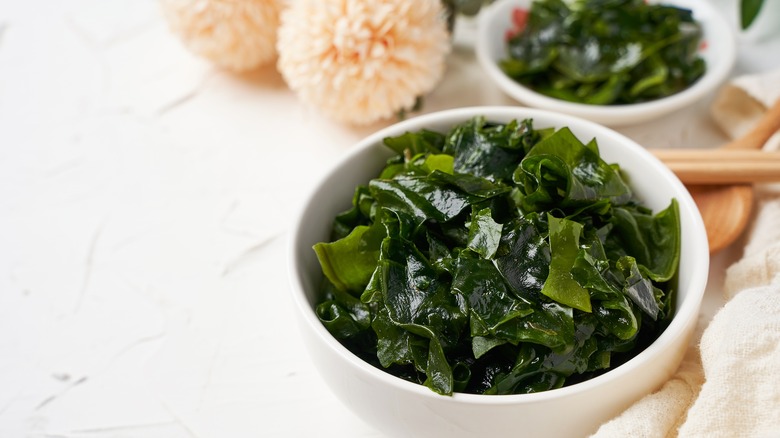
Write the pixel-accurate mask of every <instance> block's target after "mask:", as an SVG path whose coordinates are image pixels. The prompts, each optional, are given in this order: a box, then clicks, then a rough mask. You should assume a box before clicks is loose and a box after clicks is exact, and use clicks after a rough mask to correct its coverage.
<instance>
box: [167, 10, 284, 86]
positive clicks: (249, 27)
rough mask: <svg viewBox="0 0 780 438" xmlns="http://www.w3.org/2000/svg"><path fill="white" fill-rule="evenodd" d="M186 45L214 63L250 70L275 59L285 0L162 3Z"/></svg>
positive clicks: (172, 24) (171, 22)
mask: <svg viewBox="0 0 780 438" xmlns="http://www.w3.org/2000/svg"><path fill="white" fill-rule="evenodd" d="M161 4H162V8H163V13H164V14H165V17H166V19H167V20H168V23H169V25H170V27H171V30H172V31H173V32H174V33H175V34H177V35H178V36H179V37H180V38H181V40H182V42H183V43H184V45H185V46H186V47H187V48H188V49H189V50H191V51H192V52H194V53H196V54H198V55H200V56H203V57H205V58H207V59H209V60H210V61H212V62H213V63H215V64H217V65H219V66H221V67H224V68H227V69H230V70H235V71H245V70H250V69H253V68H255V67H259V66H261V65H263V64H267V63H270V62H271V61H273V60H274V59H275V57H276V31H277V30H278V28H279V14H280V12H281V10H282V7H283V3H282V0H162V1H161Z"/></svg>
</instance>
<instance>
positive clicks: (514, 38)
mask: <svg viewBox="0 0 780 438" xmlns="http://www.w3.org/2000/svg"><path fill="white" fill-rule="evenodd" d="M518 17H520V18H518ZM514 21H515V26H516V29H513V30H512V31H510V34H509V38H508V41H507V57H506V59H503V60H502V61H501V62H500V67H501V69H502V70H503V71H504V72H505V73H506V74H507V75H509V76H510V77H511V78H513V79H514V80H516V81H518V82H520V83H522V84H523V85H525V86H527V87H529V88H531V89H533V90H535V91H537V92H540V93H542V94H545V95H547V96H550V97H554V98H558V99H563V100H567V101H572V102H579V103H586V104H594V105H613V104H630V103H638V102H646V101H650V100H655V99H659V98H662V97H666V96H669V95H672V94H675V93H678V92H680V91H682V90H684V89H686V88H688V87H689V86H691V84H693V83H694V82H696V81H697V80H698V79H699V78H700V77H701V76H702V75H704V72H705V70H706V64H705V61H704V60H703V59H702V58H701V56H699V53H698V51H699V47H700V45H701V44H703V43H702V27H701V24H700V23H698V22H697V21H696V20H694V18H693V14H692V12H691V11H690V10H688V9H682V8H678V7H675V6H669V5H664V4H657V3H647V2H646V1H645V0H574V1H570V0H536V1H534V2H533V3H532V4H531V7H530V10H527V11H526V10H518V11H516V13H515V19H514Z"/></svg>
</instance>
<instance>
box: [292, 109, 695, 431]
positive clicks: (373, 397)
mask: <svg viewBox="0 0 780 438" xmlns="http://www.w3.org/2000/svg"><path fill="white" fill-rule="evenodd" d="M476 115H484V116H485V117H486V118H487V119H488V120H492V121H497V122H508V121H510V120H513V119H519V120H522V119H525V118H532V119H533V122H534V127H536V128H544V127H564V126H568V127H569V128H571V130H572V132H574V134H575V135H577V136H578V137H579V138H580V139H581V140H583V141H585V142H587V141H589V140H590V139H591V138H594V137H595V138H596V139H597V141H598V145H599V148H600V151H601V153H602V156H603V157H604V159H605V160H606V161H607V162H616V163H619V164H620V166H621V168H623V169H624V170H625V171H626V172H627V174H628V175H629V177H630V185H631V187H632V188H633V189H634V191H635V193H636V194H637V195H638V197H639V198H640V199H641V201H642V202H643V203H644V204H645V205H647V206H648V207H650V208H652V209H653V210H654V211H659V210H661V209H663V208H665V207H667V206H668V205H669V202H670V200H671V198H677V200H678V202H679V206H680V221H681V225H682V254H681V260H680V272H679V280H678V281H679V284H678V291H679V294H678V296H677V312H676V315H675V316H674V319H673V320H672V322H671V324H670V325H669V327H668V328H667V329H666V331H665V332H664V333H663V334H661V336H660V337H659V338H658V339H657V340H656V341H655V342H654V343H653V344H652V345H650V346H649V347H648V348H647V349H645V350H644V351H642V352H641V353H640V354H639V355H637V356H636V357H634V358H633V359H631V360H629V361H628V362H626V363H625V364H623V365H621V366H620V367H618V368H615V369H614V370H611V371H609V372H607V373H605V374H603V375H601V376H598V377H595V378H593V379H591V380H588V381H585V382H582V383H577V384H575V385H572V386H568V387H564V388H560V389H554V390H551V391H547V392H542V393H536V394H523V395H476V394H460V393H456V394H454V395H453V396H451V397H448V396H442V395H438V394H436V393H434V392H433V391H431V390H430V389H428V388H426V387H424V386H421V385H417V384H414V383H411V382H408V381H405V380H403V379H401V378H398V377H395V376H393V375H391V374H388V373H386V372H384V371H382V370H380V369H377V368H375V367H373V366H371V365H369V364H368V363H366V362H364V361H363V360H361V359H360V358H358V357H357V356H355V355H354V354H352V353H351V352H350V351H349V350H347V349H346V348H345V347H344V346H342V345H341V344H340V343H339V341H338V340H336V339H335V338H334V337H333V336H331V334H330V333H329V332H328V331H327V330H326V329H325V327H324V326H323V325H322V324H321V323H320V321H319V320H318V319H317V316H316V315H315V313H314V307H315V305H316V303H317V301H318V296H317V292H318V290H319V289H318V285H319V284H320V281H321V279H322V271H321V270H320V266H319V264H318V262H317V258H316V256H315V254H314V251H313V250H312V245H314V244H315V243H317V242H320V241H325V240H327V239H328V237H329V234H330V230H331V226H332V220H333V218H334V217H335V215H336V214H337V213H339V212H341V211H344V210H346V209H347V208H349V206H350V202H351V198H352V194H353V191H354V188H355V187H356V186H357V185H359V184H365V183H367V182H368V181H369V180H370V179H371V178H374V177H376V176H377V174H378V172H379V170H380V169H381V168H382V167H383V166H384V164H385V160H386V159H387V158H388V157H389V156H390V155H391V154H392V153H391V151H390V150H389V149H387V148H386V147H385V146H384V145H383V144H382V139H383V138H385V137H388V136H395V135H400V134H403V133H404V132H406V131H416V130H419V129H421V128H428V129H433V130H439V131H446V130H448V129H449V128H451V127H452V126H454V125H455V124H458V123H461V122H463V121H466V120H468V119H470V118H471V117H473V116H476ZM708 266H709V250H708V246H707V235H706V233H705V231H704V225H703V223H702V219H701V216H700V215H699V212H698V210H697V208H696V205H695V204H694V201H693V199H692V198H691V196H690V194H689V193H688V191H687V190H686V189H685V187H684V186H683V185H682V183H680V181H679V180H678V179H677V177H675V175H674V174H672V172H670V171H669V170H668V169H667V168H666V167H665V166H664V165H663V164H662V163H661V162H660V161H658V160H657V159H656V158H654V157H653V156H652V155H651V154H650V153H649V152H648V151H647V150H645V149H643V148H642V147H641V146H639V145H637V144H636V143H634V142H633V141H631V140H629V139H628V138H626V137H624V136H622V135H620V134H618V133H616V132H614V131H612V130H610V129H608V128H605V127H603V126H600V125H597V124H595V123H592V122H589V121H586V120H582V119H579V118H575V117H571V116H564V115H559V114H554V113H550V112H546V111H541V110H533V109H527V108H520V107H476V108H463V109H456V110H449V111H443V112H439V113H434V114H429V115H425V116H421V117H417V118H414V119H410V120H406V121H404V122H401V123H398V124H396V125H393V126H391V127H389V128H386V129H383V130H381V131H379V132H377V133H375V134H373V135H371V136H369V137H368V138H366V139H364V140H363V141H361V142H359V143H358V144H357V145H356V146H355V147H354V149H352V151H351V153H349V154H348V155H347V156H346V157H344V158H343V159H342V160H341V161H340V162H339V163H338V164H336V165H335V166H334V167H333V168H332V169H330V171H329V172H327V174H326V175H325V176H324V178H323V179H322V180H321V181H320V182H319V183H318V184H317V185H316V186H315V187H313V189H312V191H311V193H310V194H309V196H308V198H307V200H306V201H305V203H304V205H303V208H302V210H301V211H300V212H299V213H298V217H297V220H296V223H295V227H294V229H293V236H292V239H291V246H290V253H289V268H290V280H291V286H292V294H293V298H294V302H295V305H296V314H297V316H298V320H299V323H300V324H299V325H300V330H301V333H302V335H303V340H304V343H305V345H306V348H307V349H308V352H309V355H310V357H311V359H312V361H313V362H314V364H315V366H316V367H317V369H318V370H319V372H320V374H321V375H322V378H323V379H324V380H325V381H326V382H327V384H328V385H329V386H330V388H331V389H332V390H333V392H334V393H335V394H336V395H337V396H338V397H339V398H340V399H341V400H342V402H343V403H345V404H346V405H347V406H349V407H350V408H351V409H352V410H354V412H356V413H357V415H359V416H360V417H361V418H362V419H364V420H365V421H366V422H368V423H370V424H372V425H373V426H375V427H376V428H377V429H379V430H381V431H383V432H385V433H387V434H389V435H391V436H398V437H420V436H428V437H439V436H441V437H467V436H509V435H512V436H550V437H572V436H584V435H586V434H588V433H590V432H593V431H594V430H595V429H596V428H597V427H598V426H599V425H600V424H601V423H603V422H604V421H606V420H608V419H610V418H611V417H613V416H614V415H616V414H618V413H619V412H621V410H623V409H624V408H626V407H627V406H628V405H630V404H631V403H632V402H634V401H635V400H637V399H639V398H640V397H642V396H643V395H645V394H648V393H650V392H651V391H653V390H654V389H656V388H657V387H659V386H660V385H661V384H662V383H663V382H664V381H665V380H667V379H668V378H669V377H670V376H671V374H672V373H673V372H674V371H675V369H676V368H677V366H678V365H679V362H680V360H681V359H682V356H683V354H684V352H685V350H686V348H687V347H688V344H689V340H690V338H691V335H692V333H693V331H694V328H695V326H696V321H697V316H698V312H699V306H700V303H701V300H702V296H703V293H704V288H705V285H706V282H707V274H708Z"/></svg>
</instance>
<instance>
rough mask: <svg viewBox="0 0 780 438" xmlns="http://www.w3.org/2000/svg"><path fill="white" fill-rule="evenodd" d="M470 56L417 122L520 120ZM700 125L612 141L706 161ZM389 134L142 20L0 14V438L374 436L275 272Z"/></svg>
mask: <svg viewBox="0 0 780 438" xmlns="http://www.w3.org/2000/svg"><path fill="white" fill-rule="evenodd" d="M716 3H717V4H718V6H719V7H721V8H722V9H723V10H724V11H726V12H727V13H729V14H732V15H733V14H734V12H733V10H734V8H735V5H734V0H719V1H717V2H716ZM732 21H734V20H732ZM470 36H471V33H470V29H469V23H465V24H464V25H463V26H461V28H460V30H459V32H458V34H457V38H456V42H457V47H456V49H455V51H454V53H453V54H452V56H451V57H450V58H449V66H448V71H447V73H446V76H445V78H444V80H443V81H442V83H441V84H440V86H439V87H438V88H437V89H436V90H435V92H433V93H432V94H431V95H430V96H429V97H428V98H427V100H426V106H425V111H426V112H430V111H435V110H439V109H444V108H452V107H458V106H471V105H495V104H514V102H512V101H511V100H509V99H508V98H506V97H504V96H503V95H502V94H501V93H500V92H499V91H498V90H497V89H496V88H494V87H493V86H492V85H490V84H487V83H485V80H484V78H483V75H482V72H481V71H480V69H479V67H478V65H477V63H476V61H475V58H474V56H473V53H472V50H471V47H470V44H469V41H470ZM778 39H780V38H778V37H777V35H775V36H774V37H773V38H767V39H760V38H743V39H741V41H740V59H739V62H738V65H737V68H736V70H735V73H744V72H759V71H762V70H766V69H769V68H776V67H780V58H779V57H778V56H777V54H778V53H780V41H778ZM707 103H708V102H702V103H701V104H700V105H697V106H696V107H694V108H690V109H686V110H684V111H681V112H679V113H677V114H675V115H673V116H670V117H667V118H665V119H662V120H659V121H657V122H653V123H651V124H647V125H644V126H636V127H629V128H625V129H622V130H621V131H622V132H624V133H626V134H627V135H629V136H631V137H633V138H634V139H636V140H638V141H640V142H641V143H643V144H645V145H646V146H649V147H653V146H670V145H688V146H695V147H705V146H713V145H716V144H719V143H721V142H722V141H723V137H722V134H720V133H719V132H718V131H717V129H716V128H715V126H714V125H713V124H712V122H711V121H710V120H709V118H708V115H707ZM386 124H389V122H388V123H385V124H384V125H386ZM384 125H376V126H371V127H364V128H351V127H348V126H344V125H339V124H337V123H335V122H332V121H330V120H328V119H327V118H324V117H322V116H321V115H320V114H319V113H317V112H316V111H315V110H312V109H307V108H305V107H303V106H302V105H301V104H300V102H299V101H298V100H297V99H296V97H295V96H294V95H293V94H292V93H291V92H290V91H289V90H288V89H287V87H286V86H285V84H284V82H283V80H282V79H281V77H280V75H279V74H278V73H277V72H276V71H275V69H274V68H273V67H268V68H265V69H261V70H260V71H258V72H255V73H251V74H246V75H235V74H230V73H227V72H224V71H219V70H217V69H215V68H213V67H212V66H211V65H209V64H208V63H206V62H204V61H202V60H200V59H198V58H195V57H193V56H192V55H190V54H189V53H188V52H186V51H185V50H184V49H183V48H182V47H181V45H180V44H179V42H178V41H177V40H176V39H175V38H174V37H173V36H171V35H170V34H169V33H168V30H167V27H166V25H165V23H164V21H163V20H162V19H161V17H160V14H159V11H158V9H157V4H156V2H155V1H152V0H113V1H111V2H108V1H105V0H70V1H58V0H48V1H47V0H36V1H24V2H22V1H12V0H0V436H2V437H52V438H54V437H89V438H92V437H95V438H97V437H135V436H139V437H261V436H262V437H277V436H284V437H287V436H290V437H292V436H296V437H297V436H334V437H335V436H349V437H378V436H380V434H379V433H378V432H376V431H374V430H373V429H372V428H371V427H370V425H367V424H364V423H363V422H362V421H361V420H360V419H359V418H357V417H356V416H354V415H353V414H352V413H351V412H349V411H347V410H346V408H344V407H343V406H342V405H341V404H340V403H339V402H338V401H337V400H336V399H335V398H334V396H332V395H331V393H330V392H329V391H328V389H327V388H326V387H325V385H324V384H323V383H322V382H321V381H320V380H319V377H318V375H317V373H316V370H315V369H314V367H313V365H312V364H311V363H310V362H309V360H308V357H307V356H306V352H305V351H304V350H303V346H302V344H301V342H300V339H299V337H298V332H297V330H296V328H295V325H294V324H293V315H292V305H291V301H290V299H289V288H288V284H287V273H286V266H285V259H286V254H285V251H286V245H287V239H288V237H289V230H290V225H291V220H292V217H293V214H294V211H295V209H296V208H297V207H298V205H299V203H300V202H301V200H302V197H303V195H304V194H305V193H306V191H307V190H308V189H309V187H310V185H311V184H312V183H313V181H315V180H316V179H317V178H318V177H319V175H321V174H322V173H323V172H324V169H325V168H326V167H327V166H328V165H330V164H331V163H333V162H334V161H336V160H337V159H338V158H339V157H340V156H341V155H342V154H343V153H344V152H346V151H347V150H348V149H349V148H350V146H351V145H352V144H354V143H355V142H356V141H357V140H359V139H360V138H362V137H363V136H365V135H366V134H368V133H369V132H371V131H374V130H376V129H377V128H379V127H381V126H384ZM738 253H739V245H735V247H734V248H731V249H730V250H728V251H726V252H724V253H723V254H720V255H719V256H718V257H716V258H715V259H714V260H713V267H712V275H711V280H710V289H709V290H708V292H707V302H706V303H705V309H704V312H703V318H704V319H706V318H708V317H709V316H710V315H711V314H712V312H713V311H714V309H715V308H717V306H718V304H719V300H720V286H721V281H722V272H723V269H724V268H725V267H726V266H727V265H728V264H729V263H730V262H731V261H732V260H734V258H735V257H737V256H738V255H739V254H738Z"/></svg>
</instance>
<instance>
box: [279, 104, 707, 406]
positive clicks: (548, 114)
mask: <svg viewBox="0 0 780 438" xmlns="http://www.w3.org/2000/svg"><path fill="white" fill-rule="evenodd" d="M477 115H483V116H485V117H486V118H491V117H493V118H495V119H504V120H510V119H513V118H514V119H520V118H533V119H537V118H552V119H557V120H559V123H560V125H557V127H563V126H576V127H577V128H576V129H578V130H579V129H582V130H588V132H589V135H592V136H593V137H595V138H597V140H599V139H600V138H603V137H605V136H606V137H612V139H611V140H613V141H618V142H620V143H621V144H623V145H626V146H627V147H629V148H631V149H632V150H633V151H634V152H635V153H637V154H639V155H640V156H641V158H642V159H643V160H644V161H646V164H647V165H648V166H649V167H652V168H653V169H654V170H653V172H657V173H660V175H661V176H662V177H664V178H665V179H667V180H668V182H669V183H670V184H671V185H672V186H673V187H674V188H675V190H676V191H677V192H678V193H679V196H678V195H675V197H676V198H677V199H678V203H679V204H680V206H681V208H680V214H681V217H682V215H683V214H685V215H687V217H688V220H690V221H692V224H693V227H692V228H693V229H692V233H690V237H689V239H691V240H692V243H691V245H694V247H696V248H701V249H702V251H701V252H702V254H700V255H701V257H697V258H695V259H694V260H691V262H690V267H689V269H690V270H692V271H693V274H692V277H691V281H690V290H689V291H688V292H687V295H686V299H685V301H684V302H683V303H682V305H680V306H678V307H677V308H676V310H675V315H674V318H673V319H672V321H671V323H670V324H669V326H668V327H667V328H666V329H665V330H664V332H663V333H661V335H660V336H659V337H658V338H657V339H656V340H655V341H653V343H651V344H650V345H649V346H648V347H647V348H645V349H644V350H643V351H641V352H640V353H639V354H637V355H636V356H634V357H632V358H631V359H629V360H628V361H626V362H625V363H623V364H622V365H620V366H619V367H617V368H614V369H611V370H609V371H608V372H605V373H604V374H601V375H599V376H596V377H593V378H591V379H588V380H585V381H583V382H579V383H576V384H573V385H571V386H564V387H562V388H556V389H552V390H548V391H542V392H538V393H532V394H507V395H484V394H469V393H459V392H456V393H453V394H452V396H443V395H440V394H437V393H435V392H434V391H432V390H430V389H429V388H427V387H426V386H423V385H420V384H417V383H413V382H410V381H407V380H404V379H402V378H400V377H397V376H395V375H392V374H390V373H388V372H386V371H384V370H381V369H379V368H376V367H374V366H373V365H371V364H369V363H368V362H365V361H364V360H362V359H360V358H359V357H358V356H356V355H355V354H354V353H352V352H351V351H350V350H349V349H347V348H346V347H345V346H344V345H342V344H341V343H340V342H339V341H338V340H337V339H336V338H335V337H334V336H333V335H331V334H330V332H328V330H327V329H326V328H325V326H324V325H323V324H322V323H321V322H320V320H319V319H318V318H317V316H316V313H315V312H314V308H313V306H312V305H311V304H310V303H309V302H308V300H307V298H306V293H305V287H304V284H303V282H302V281H301V278H302V276H303V275H305V273H304V272H303V271H302V270H301V265H300V264H299V263H298V261H297V249H298V248H300V247H301V246H302V244H303V243H306V246H310V245H309V244H308V243H307V242H301V235H302V234H303V232H302V230H304V228H305V221H306V218H307V215H306V214H305V213H306V211H307V209H308V208H309V207H310V206H311V205H312V203H313V202H314V201H315V199H316V197H317V195H318V194H319V191H320V190H321V188H322V187H323V185H324V183H325V182H327V181H328V180H329V179H330V178H332V177H334V176H335V175H336V174H337V173H338V172H339V171H340V169H341V168H342V167H343V166H344V165H345V164H346V163H348V162H350V161H351V160H353V159H355V157H357V156H358V155H360V154H363V153H367V152H368V151H369V150H371V149H372V148H379V147H380V146H381V143H382V139H384V138H385V137H388V136H391V135H399V134H402V133H404V132H406V131H410V130H415V129H420V128H423V127H425V126H427V125H433V124H442V123H444V124H450V125H452V124H454V123H458V122H460V121H465V120H467V119H469V118H471V117H474V116H477ZM599 141H600V140H599ZM344 196H345V197H346V196H349V195H344ZM294 217H295V220H294V223H293V228H292V231H291V234H290V236H289V240H288V248H287V263H288V277H289V281H290V286H291V289H292V295H293V302H294V305H295V307H296V308H297V311H298V316H299V317H300V316H303V320H304V321H303V322H304V324H305V325H306V327H307V328H308V329H310V330H311V332H312V333H314V334H316V336H317V338H318V339H319V340H320V341H321V342H322V343H323V344H324V345H326V346H327V348H328V349H330V350H331V351H333V352H335V353H336V354H338V355H339V356H341V357H342V358H344V359H345V360H346V361H348V362H350V363H351V364H352V365H353V366H354V367H355V368H354V370H357V371H359V372H361V373H363V374H364V375H369V376H370V377H371V378H374V379H378V380H379V381H381V382H383V383H385V384H387V385H390V386H392V387H394V388H395V389H397V390H400V391H403V392H406V393H414V394H415V395H417V396H421V397H423V398H424V399H435V400H436V401H438V402H452V403H467V404H480V405H507V404H512V405H517V404H527V403H538V402H544V401H551V400H556V399H560V398H564V397H568V396H570V395H573V394H577V393H583V392H587V391H591V390H593V389H595V388H597V387H599V386H602V385H604V384H607V383H609V382H610V381H614V380H618V379H620V378H621V377H622V376H623V375H625V374H627V373H630V372H631V371H632V370H633V369H634V368H636V367H638V366H640V365H641V364H642V363H644V362H646V361H650V360H653V358H655V357H656V356H658V355H660V354H661V353H662V352H663V350H664V349H665V348H667V347H668V346H669V345H670V344H673V343H674V341H675V340H677V339H679V338H680V337H681V336H685V329H686V324H689V323H690V321H691V320H693V321H695V320H696V319H697V317H698V314H699V309H700V306H701V302H702V300H703V297H704V292H705V289H706V285H707V279H708V275H709V248H708V243H707V235H706V232H705V229H704V222H703V220H702V218H701V215H700V214H699V211H698V209H697V208H696V206H695V202H694V201H693V198H692V197H691V195H690V193H689V192H688V190H687V189H686V188H685V186H684V185H683V184H682V182H680V180H679V179H678V178H677V176H676V175H674V173H672V171H671V170H669V169H668V168H667V167H666V166H665V165H664V164H663V163H662V162H661V161H660V160H658V159H657V158H656V157H655V156H653V155H652V154H651V153H650V152H649V151H648V150H646V149H645V148H643V147H642V146H640V145H639V144H637V143H636V142H634V141H633V140H631V139H629V138H628V137H626V136H624V135H623V134H620V133H618V132H616V131H614V130H612V129H610V128H608V127H605V126H603V125H599V124H597V123H595V122H592V121H589V120H586V119H582V118H580V117H576V116H572V115H568V114H560V113H556V112H552V111H547V110H541V109H535V108H525V107H516V106H474V107H464V108H457V109H450V110H444V111H437V112H433V113H429V114H425V115H421V116H417V117H414V118H410V119H407V120H404V121H401V122H399V123H396V124H393V125H390V126H388V127H385V128H383V129H381V130H379V131H377V132H375V133H373V134H371V135H369V136H367V137H365V138H363V139H362V140H359V141H358V142H357V143H356V144H354V145H353V147H352V148H351V149H350V150H349V152H347V153H346V154H345V155H344V156H342V157H341V159H339V160H337V161H336V162H335V163H334V164H333V165H332V166H331V167H329V168H328V169H326V170H325V172H324V173H323V174H322V175H321V176H320V178H318V179H317V180H316V181H315V183H314V184H313V185H312V186H311V188H310V191H309V192H308V194H307V195H306V197H305V199H304V201H303V202H302V203H301V204H300V207H299V209H298V211H296V214H295V216H294Z"/></svg>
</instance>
